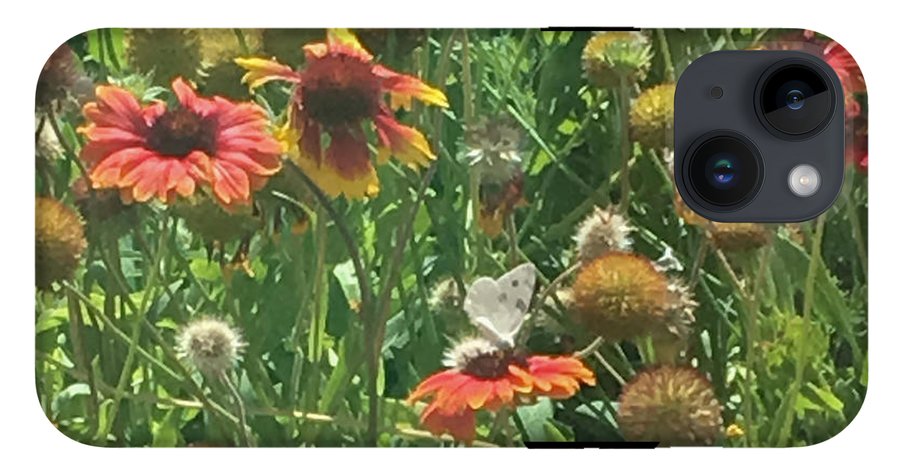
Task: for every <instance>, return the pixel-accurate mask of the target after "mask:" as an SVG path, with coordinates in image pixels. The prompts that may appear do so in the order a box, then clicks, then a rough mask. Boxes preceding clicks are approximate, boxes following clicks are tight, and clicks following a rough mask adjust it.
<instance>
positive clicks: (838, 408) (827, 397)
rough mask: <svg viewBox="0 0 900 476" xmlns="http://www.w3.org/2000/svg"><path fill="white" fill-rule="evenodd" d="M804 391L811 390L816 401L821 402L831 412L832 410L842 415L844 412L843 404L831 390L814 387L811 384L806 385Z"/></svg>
mask: <svg viewBox="0 0 900 476" xmlns="http://www.w3.org/2000/svg"><path fill="white" fill-rule="evenodd" d="M806 389H808V390H811V391H812V392H813V394H814V395H815V397H818V398H816V399H817V400H819V401H821V402H822V403H823V404H825V405H826V406H827V407H828V408H830V409H831V410H833V411H835V412H837V413H842V412H843V411H844V402H842V401H841V400H840V399H839V398H838V397H837V395H835V394H834V393H833V392H832V391H831V389H829V388H822V387H819V386H816V385H814V384H812V383H807V384H806Z"/></svg>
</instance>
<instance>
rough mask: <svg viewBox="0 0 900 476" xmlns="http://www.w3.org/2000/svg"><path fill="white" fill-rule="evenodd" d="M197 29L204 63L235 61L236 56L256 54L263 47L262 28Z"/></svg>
mask: <svg viewBox="0 0 900 476" xmlns="http://www.w3.org/2000/svg"><path fill="white" fill-rule="evenodd" d="M196 31H197V37H198V38H199V41H200V58H201V59H202V61H203V64H204V65H214V64H218V63H222V62H226V61H227V62H229V63H233V62H234V59H235V58H237V57H240V56H247V55H252V54H255V53H256V52H257V51H259V50H260V48H262V30H256V29H252V28H241V29H234V28H203V29H200V30H196ZM242 42H243V44H242Z"/></svg>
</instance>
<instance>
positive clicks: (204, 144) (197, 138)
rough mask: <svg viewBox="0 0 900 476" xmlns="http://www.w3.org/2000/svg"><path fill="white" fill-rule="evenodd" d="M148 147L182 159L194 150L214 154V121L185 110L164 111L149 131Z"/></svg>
mask: <svg viewBox="0 0 900 476" xmlns="http://www.w3.org/2000/svg"><path fill="white" fill-rule="evenodd" d="M147 145H149V146H150V148H151V149H153V150H155V151H157V152H159V153H160V154H162V155H167V156H171V157H179V158H183V157H185V156H187V155H188V154H190V153H191V152H193V151H195V150H199V151H202V152H205V153H206V154H207V155H214V154H215V152H216V123H215V120H213V119H211V118H207V117H203V116H201V115H199V114H197V113H195V112H193V111H191V110H189V109H184V108H178V109H173V110H169V111H166V112H165V113H163V115H162V116H159V118H158V119H157V120H156V122H155V123H154V124H153V126H152V127H151V128H150V133H149V135H148V136H147Z"/></svg>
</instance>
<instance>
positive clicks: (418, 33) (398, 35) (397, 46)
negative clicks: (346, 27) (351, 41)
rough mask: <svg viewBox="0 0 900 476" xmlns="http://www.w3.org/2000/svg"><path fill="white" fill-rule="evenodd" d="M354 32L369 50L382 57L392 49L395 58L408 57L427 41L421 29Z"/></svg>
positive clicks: (383, 29) (382, 29)
mask: <svg viewBox="0 0 900 476" xmlns="http://www.w3.org/2000/svg"><path fill="white" fill-rule="evenodd" d="M353 32H354V33H356V36H357V37H358V38H359V41H360V42H361V43H362V44H363V46H364V47H365V48H366V49H367V50H369V51H370V52H371V53H372V54H374V55H376V56H382V57H383V56H385V55H387V54H388V53H389V52H391V49H392V48H393V54H394V56H395V57H397V58H402V57H404V56H408V55H409V54H410V53H412V52H413V50H415V49H416V48H418V47H419V46H421V45H422V43H423V42H424V41H425V39H426V30H424V29H421V28H359V29H355V30H353Z"/></svg>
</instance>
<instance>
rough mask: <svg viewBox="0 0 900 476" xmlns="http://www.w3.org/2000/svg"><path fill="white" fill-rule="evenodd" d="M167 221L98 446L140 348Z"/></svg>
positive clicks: (164, 222) (164, 223)
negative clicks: (142, 330) (143, 324)
mask: <svg viewBox="0 0 900 476" xmlns="http://www.w3.org/2000/svg"><path fill="white" fill-rule="evenodd" d="M168 221H169V216H168V215H163V217H162V227H161V229H160V231H159V242H158V244H157V246H156V257H155V259H154V260H153V267H152V268H151V269H150V276H149V277H148V278H147V285H146V286H145V287H144V295H143V297H142V299H141V304H140V307H139V308H138V312H137V315H136V316H134V323H133V324H132V329H131V335H129V340H130V341H131V343H130V345H129V346H128V355H127V356H126V357H125V363H124V365H123V366H122V371H121V373H120V374H119V381H118V383H117V384H116V392H115V394H114V395H113V400H112V405H110V409H109V415H108V417H107V420H106V421H107V424H106V425H105V427H103V428H98V431H97V434H96V436H95V441H97V442H98V443H99V444H105V443H106V437H107V434H108V433H109V431H110V428H111V427H112V425H113V424H114V423H115V421H116V417H117V416H118V412H119V407H120V404H121V402H122V395H123V394H124V393H125V386H126V385H128V383H129V382H130V381H131V374H132V367H133V366H134V361H135V356H136V354H137V348H138V347H139V346H140V339H141V329H142V328H143V326H142V323H143V322H144V320H145V318H146V316H147V309H148V307H149V305H150V303H151V302H152V301H153V300H155V297H154V298H153V299H151V296H154V295H155V294H156V281H157V280H158V279H159V277H160V274H161V272H162V271H161V267H162V265H163V260H164V259H165V256H166V249H167V246H166V245H167V243H168Z"/></svg>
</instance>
